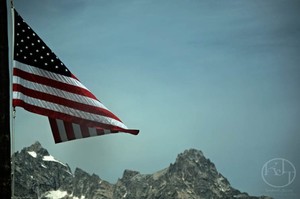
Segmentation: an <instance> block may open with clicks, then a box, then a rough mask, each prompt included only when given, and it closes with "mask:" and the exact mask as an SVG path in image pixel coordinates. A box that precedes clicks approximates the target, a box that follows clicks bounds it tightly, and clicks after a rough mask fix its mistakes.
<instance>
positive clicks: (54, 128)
mask: <svg viewBox="0 0 300 199" xmlns="http://www.w3.org/2000/svg"><path fill="white" fill-rule="evenodd" d="M48 119H49V123H50V126H51V130H52V134H53V138H54V141H55V143H60V142H62V140H61V138H60V135H59V130H58V127H57V123H56V120H55V119H52V118H50V117H48Z"/></svg>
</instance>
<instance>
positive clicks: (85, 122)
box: [13, 99, 139, 135]
mask: <svg viewBox="0 0 300 199" xmlns="http://www.w3.org/2000/svg"><path fill="white" fill-rule="evenodd" d="M13 106H20V107H23V108H24V109H25V110H28V111H30V112H33V113H37V114H40V115H45V116H49V117H52V118H57V119H61V120H63V121H67V122H71V123H76V124H79V125H86V126H88V127H94V128H97V127H98V128H102V129H109V130H112V131H122V132H124V133H130V134H133V135H137V134H138V133H139V130H134V129H123V128H120V127H117V126H113V125H109V124H103V123H100V122H95V121H91V120H87V119H83V118H79V117H75V116H72V115H68V114H65V113H60V112H56V111H52V110H49V109H46V108H41V107H37V106H34V105H31V104H28V103H26V102H24V101H22V100H20V99H13Z"/></svg>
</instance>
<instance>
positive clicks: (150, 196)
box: [13, 142, 269, 199]
mask: <svg viewBox="0 0 300 199" xmlns="http://www.w3.org/2000/svg"><path fill="white" fill-rule="evenodd" d="M13 158H15V170H16V172H15V196H17V197H22V198H64V199H71V198H72V199H73V198H74V199H75V198H76V199H80V198H85V199H96V198H103V199H119V198H129V199H187V198H191V199H192V198H193V199H202V198H215V199H217V198H242V199H258V198H261V199H262V198H265V199H269V197H265V196H261V197H254V196H249V195H248V194H247V193H241V192H240V191H238V190H236V189H234V188H232V187H231V185H230V183H229V182H228V180H227V179H226V178H225V177H224V176H222V175H221V174H220V173H219V172H218V171H217V169H216V167H215V165H214V164H213V163H212V162H211V161H210V160H209V159H206V158H205V157H204V155H203V153H202V152H201V151H198V150H196V149H190V150H186V151H184V152H183V153H181V154H179V155H178V157H177V159H176V161H175V163H174V164H170V166H169V167H167V168H165V169H163V170H161V171H158V172H156V173H153V174H140V173H139V172H138V171H131V170H125V171H124V174H123V177H122V178H121V179H119V180H118V181H117V183H116V184H110V183H109V182H107V181H104V180H102V179H101V178H99V176H97V175H95V174H93V175H90V174H88V173H86V172H85V171H83V170H81V169H79V168H77V169H76V170H75V172H74V174H72V172H71V170H70V168H69V166H68V165H67V164H64V163H61V162H59V161H58V160H56V159H55V158H53V157H52V156H51V155H49V153H48V152H47V150H46V149H44V148H42V146H41V145H40V144H39V143H38V142H36V143H35V144H33V145H32V146H30V147H27V148H24V149H23V150H22V151H21V152H20V153H18V152H17V153H15V154H14V155H13Z"/></svg>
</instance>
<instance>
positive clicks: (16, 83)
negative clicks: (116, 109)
mask: <svg viewBox="0 0 300 199" xmlns="http://www.w3.org/2000/svg"><path fill="white" fill-rule="evenodd" d="M14 31H15V34H14V35H15V36H14V60H13V64H14V66H13V67H14V68H13V106H14V107H15V106H20V107H23V108H24V109H26V110H27V111H30V112H33V113H36V114H41V115H45V116H47V117H48V118H49V122H50V126H51V129H52V133H53V137H54V140H55V143H59V142H65V141H69V140H74V139H79V138H85V137H91V136H97V135H104V134H109V133H117V132H125V133H130V134H134V135H137V134H138V133H139V131H138V130H132V129H128V128H127V127H126V126H125V125H124V124H123V122H122V121H121V120H120V119H119V118H118V117H117V116H116V115H114V114H113V113H112V112H111V111H110V110H108V109H107V108H106V107H105V106H104V105H103V104H102V103H101V102H100V101H99V100H98V99H97V98H96V97H95V96H94V95H93V94H92V93H91V92H90V91H89V90H88V89H87V88H86V87H85V86H84V85H83V84H82V83H81V82H80V81H79V80H78V79H77V78H76V77H75V76H74V75H73V74H72V73H71V72H70V70H69V69H68V68H67V67H66V66H65V65H64V63H63V62H62V61H60V59H59V58H58V57H57V56H56V55H55V54H54V53H53V52H52V51H51V49H50V48H49V47H48V46H47V45H46V44H45V43H44V42H43V41H42V39H41V38H40V37H39V36H38V35H37V34H36V33H35V32H34V31H33V30H32V29H31V27H30V26H29V25H28V24H27V23H26V22H24V20H23V19H22V17H21V16H20V15H19V14H18V13H17V12H16V11H14Z"/></svg>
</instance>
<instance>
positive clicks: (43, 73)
mask: <svg viewBox="0 0 300 199" xmlns="http://www.w3.org/2000/svg"><path fill="white" fill-rule="evenodd" d="M14 67H15V68H18V69H20V70H22V71H25V72H27V73H31V74H34V75H38V76H42V77H46V78H50V79H53V80H56V81H59V82H62V83H66V84H70V85H73V86H78V87H80V88H83V89H86V90H88V91H89V89H87V88H86V87H85V86H84V85H83V84H82V83H81V82H80V81H78V80H77V79H74V78H72V77H67V76H64V75H60V74H57V73H52V72H50V71H47V70H43V69H41V68H37V67H33V66H30V65H27V64H23V63H21V62H18V61H16V60H14Z"/></svg>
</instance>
